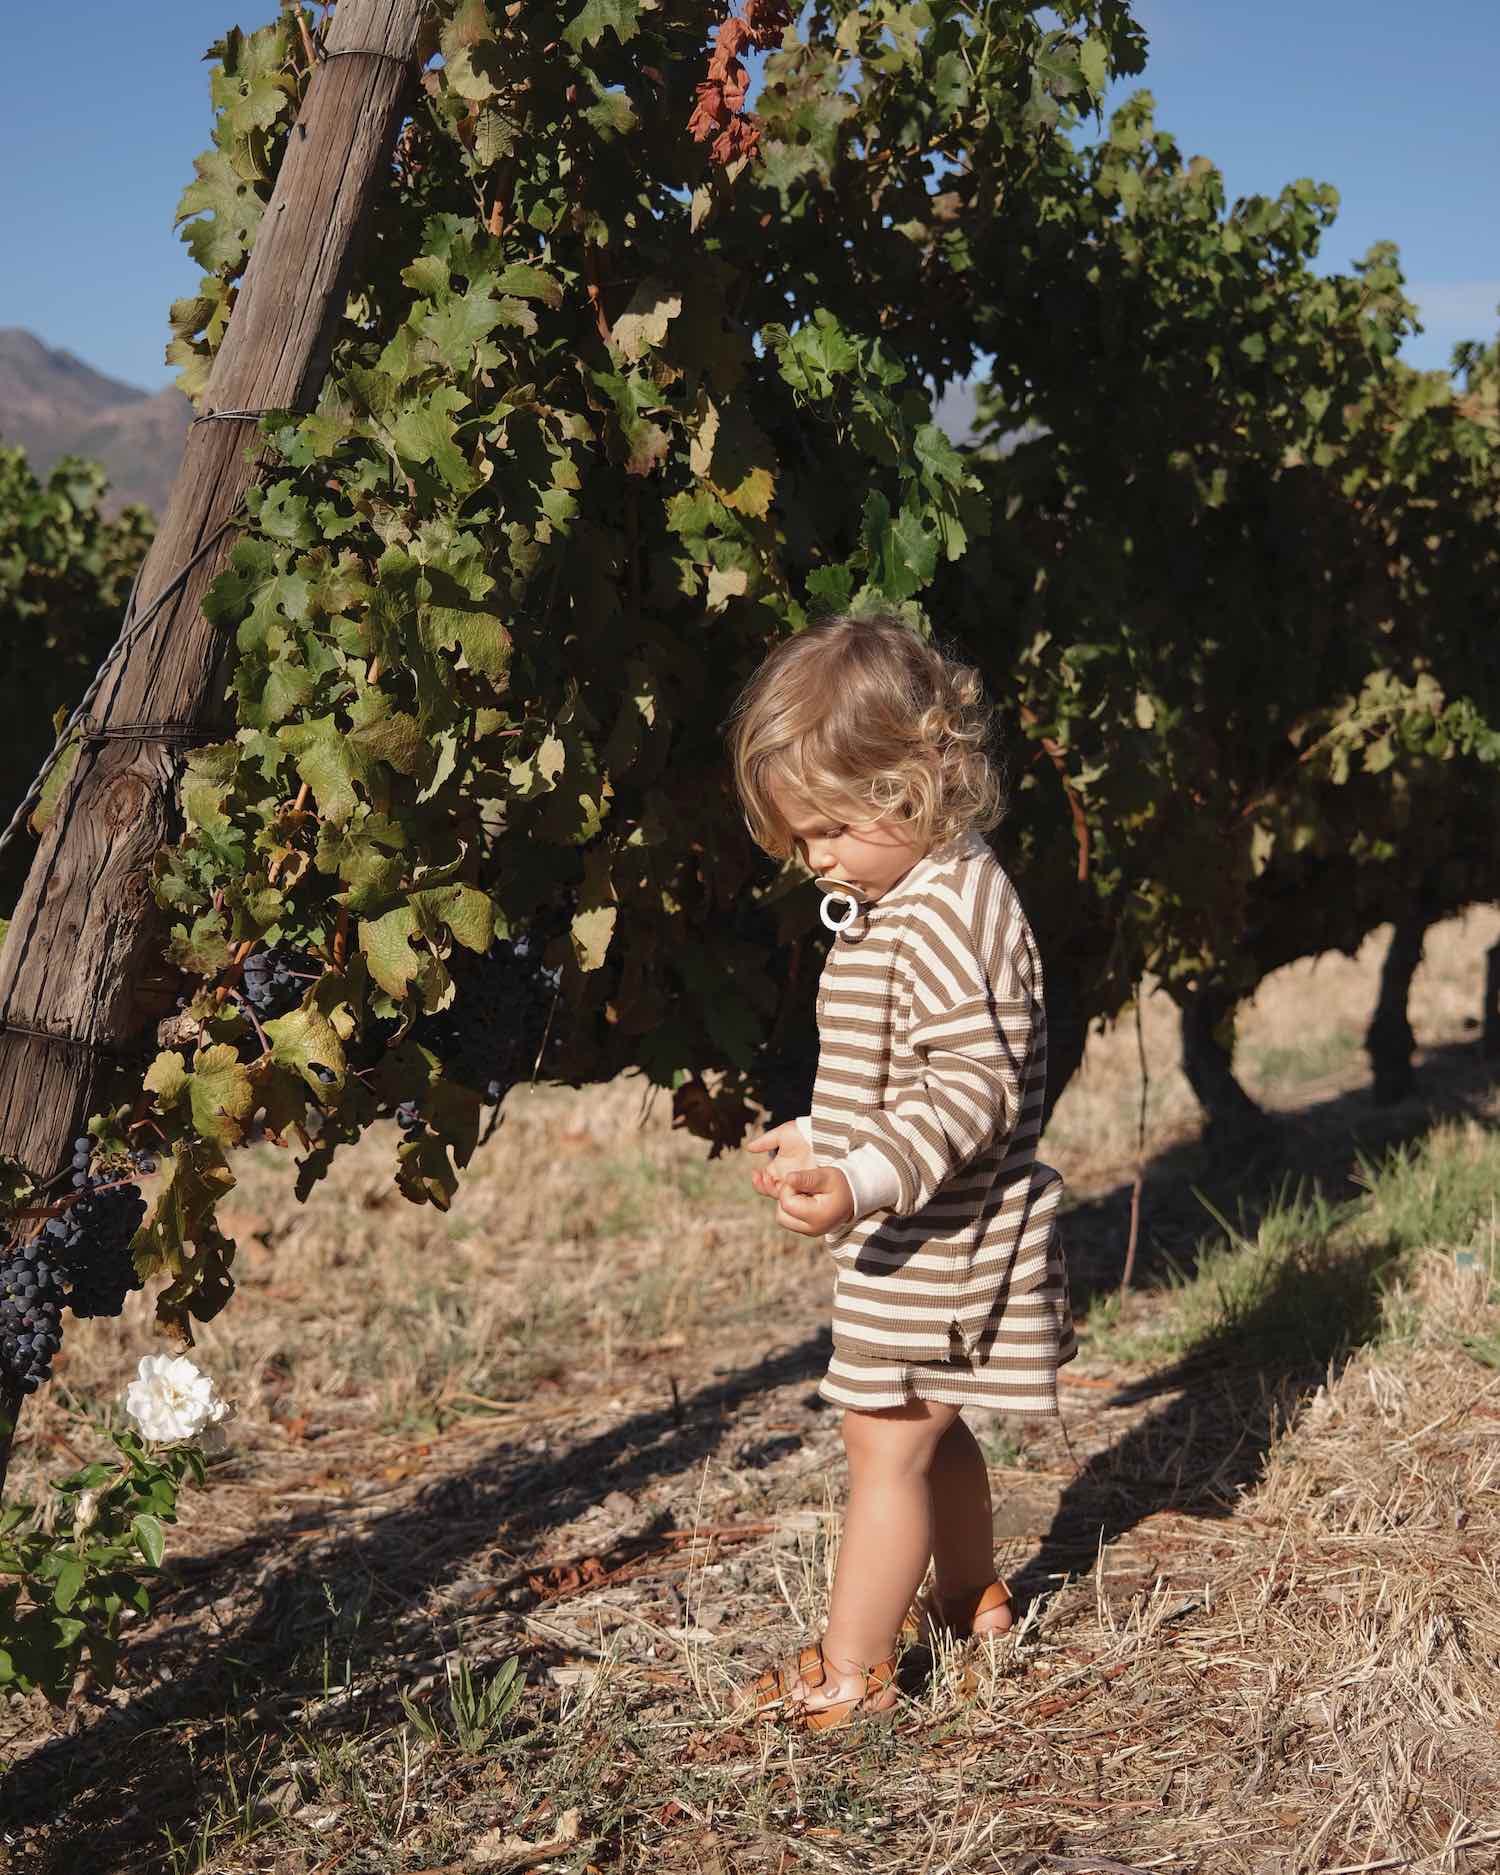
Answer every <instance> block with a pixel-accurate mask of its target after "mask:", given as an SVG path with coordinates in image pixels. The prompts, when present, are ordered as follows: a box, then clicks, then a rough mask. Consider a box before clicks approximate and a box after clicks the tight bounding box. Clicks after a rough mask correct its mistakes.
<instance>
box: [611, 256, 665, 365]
mask: <svg viewBox="0 0 1500 1875" xmlns="http://www.w3.org/2000/svg"><path fill="white" fill-rule="evenodd" d="M681 311H682V295H681V294H680V293H678V292H676V291H674V290H673V288H671V287H669V286H668V285H667V284H666V282H665V281H664V280H658V279H657V278H656V277H655V276H654V275H648V276H647V278H646V279H644V280H642V282H641V283H640V285H639V286H638V287H637V288H636V290H635V291H634V293H632V294H631V296H630V304H629V305H628V306H627V307H626V308H625V310H624V312H622V313H621V314H620V316H619V318H618V319H617V320H616V321H615V324H614V331H613V332H612V333H611V335H610V344H611V345H612V346H613V348H614V349H615V350H616V351H617V352H618V353H619V354H620V356H621V357H622V358H624V359H625V360H626V362H627V363H629V364H636V363H637V362H638V361H639V360H640V359H642V358H643V357H644V356H645V355H646V353H647V352H648V351H650V350H651V349H652V347H653V346H656V345H660V344H661V342H662V340H663V339H664V338H665V337H666V336H667V327H668V325H669V324H670V323H671V321H672V320H674V319H675V318H676V317H677V315H678V313H680V312H681Z"/></svg>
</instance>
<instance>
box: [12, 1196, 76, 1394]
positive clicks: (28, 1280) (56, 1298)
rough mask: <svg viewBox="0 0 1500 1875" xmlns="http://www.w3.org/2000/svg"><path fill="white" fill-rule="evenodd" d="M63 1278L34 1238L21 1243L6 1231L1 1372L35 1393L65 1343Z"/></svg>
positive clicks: (27, 1390) (24, 1390)
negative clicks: (28, 1241) (63, 1329)
mask: <svg viewBox="0 0 1500 1875" xmlns="http://www.w3.org/2000/svg"><path fill="white" fill-rule="evenodd" d="M63 1301H64V1296H63V1278H62V1272H61V1271H60V1270H59V1269H58V1267H57V1265H56V1264H55V1263H53V1262H52V1261H50V1259H49V1258H48V1257H47V1255H46V1253H45V1252H44V1251H43V1249H42V1247H41V1242H40V1240H39V1239H37V1238H33V1239H32V1241H31V1242H30V1243H27V1244H18V1243H16V1242H15V1241H14V1239H13V1238H12V1237H11V1236H10V1235H9V1234H8V1233H7V1232H5V1231H4V1230H0V1374H3V1376H4V1378H5V1379H6V1380H7V1381H8V1382H9V1383H10V1384H11V1385H12V1386H14V1387H17V1388H19V1390H20V1391H21V1392H22V1393H35V1392H36V1390H37V1388H38V1387H39V1386H40V1385H41V1384H42V1382H43V1381H44V1380H46V1379H48V1378H49V1377H50V1376H51V1373H52V1357H53V1355H54V1354H56V1352H57V1350H58V1349H59V1348H60V1347H61V1346H62V1306H63Z"/></svg>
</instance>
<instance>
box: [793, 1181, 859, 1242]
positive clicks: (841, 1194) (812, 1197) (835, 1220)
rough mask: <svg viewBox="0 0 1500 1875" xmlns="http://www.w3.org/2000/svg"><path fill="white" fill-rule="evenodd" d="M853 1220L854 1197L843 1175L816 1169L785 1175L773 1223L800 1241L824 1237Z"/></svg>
mask: <svg viewBox="0 0 1500 1875" xmlns="http://www.w3.org/2000/svg"><path fill="white" fill-rule="evenodd" d="M853 1216H854V1193H853V1192H852V1191H851V1190H850V1188H849V1181H848V1179H847V1178H845V1177H844V1175H843V1173H842V1172H836V1171H834V1170H833V1169H832V1167H830V1166H826V1165H815V1166H812V1167H811V1168H809V1169H808V1170H806V1171H801V1172H788V1173H787V1174H786V1175H785V1176H784V1177H783V1179H782V1181H781V1191H780V1194H779V1196H778V1198H777V1201H776V1222H777V1223H778V1224H780V1225H783V1226H784V1227H785V1228H786V1229H787V1230H794V1231H796V1233H797V1235H798V1236H799V1237H824V1236H826V1235H827V1234H828V1232H829V1231H831V1230H838V1229H839V1227H840V1226H841V1225H843V1224H847V1223H848V1222H849V1220H850V1219H851V1218H852V1217H853Z"/></svg>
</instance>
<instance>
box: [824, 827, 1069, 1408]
mask: <svg viewBox="0 0 1500 1875" xmlns="http://www.w3.org/2000/svg"><path fill="white" fill-rule="evenodd" d="M818 1033H819V1057H818V1076H817V1084H816V1088H815V1091H814V1096H813V1110H812V1115H811V1132H812V1140H813V1146H814V1149H815V1151H816V1153H817V1157H818V1159H819V1162H820V1163H822V1164H826V1165H835V1166H839V1167H840V1168H841V1169H844V1170H845V1171H846V1172H847V1173H848V1175H849V1180H850V1184H851V1187H852V1188H853V1189H854V1192H855V1195H856V1207H857V1209H858V1210H859V1211H860V1212H861V1213H862V1215H860V1216H858V1217H857V1219H856V1221H855V1222H854V1223H852V1224H851V1225H849V1226H848V1227H846V1229H845V1230H843V1231H842V1232H836V1233H834V1234H833V1235H831V1236H830V1237H829V1238H828V1239H827V1242H828V1246H829V1248H830V1250H831V1252H832V1254H833V1258H834V1263H835V1266H836V1270H837V1280H836V1286H835V1294H834V1317H833V1339H834V1349H835V1353H834V1359H833V1363H832V1365H831V1366H830V1368H829V1372H828V1376H827V1378H826V1379H825V1381H824V1383H823V1387H822V1392H823V1393H824V1395H825V1397H827V1398H829V1399H831V1400H835V1401H837V1402H839V1403H840V1404H843V1405H851V1406H885V1405H896V1404H898V1403H900V1401H902V1400H903V1399H909V1398H911V1397H913V1396H914V1395H915V1396H919V1397H925V1398H930V1399H949V1400H951V1401H952V1403H954V1404H958V1405H963V1404H968V1403H976V1404H984V1405H989V1406H995V1407H999V1408H1001V1409H1002V1410H1005V1411H1009V1412H1023V1413H1024V1412H1029V1413H1038V1412H1041V1413H1046V1412H1052V1411H1055V1410H1056V1401H1057V1369H1058V1367H1059V1366H1060V1365H1061V1363H1062V1362H1063V1361H1066V1360H1068V1359H1070V1358H1071V1357H1072V1355H1073V1354H1074V1352H1075V1351H1076V1347H1075V1342H1074V1338H1073V1324H1072V1317H1071V1314H1070V1311H1069V1308H1068V1297H1067V1281H1066V1275H1065V1272H1064V1267H1063V1261H1062V1254H1061V1250H1060V1248H1059V1245H1058V1238H1057V1211H1058V1204H1059V1201H1060V1199H1061V1196H1062V1181H1061V1179H1060V1178H1059V1176H1058V1174H1057V1173H1056V1172H1054V1171H1053V1170H1052V1169H1051V1167H1049V1166H1045V1165H1042V1164H1041V1163H1039V1161H1038V1160H1037V1157H1036V1150H1037V1144H1038V1140H1039V1137H1040V1132H1041V1114H1042V1096H1043V1091H1044V1089H1045V1085H1046V1074H1047V1025H1046V1015H1045V1013H1044V1009H1043V1001H1042V971H1041V963H1040V959H1039V958H1038V956H1037V951H1036V945H1035V941H1034V940H1033V938H1032V934H1031V930H1030V927H1029V925H1028V924H1027V922H1026V917H1025V914H1024V913H1023V911H1022V909H1021V904H1020V900H1019V898H1018V897H1017V895H1016V891H1015V888H1014V886H1013V885H1012V884H1011V882H1010V880H1009V879H1008V878H1007V877H1006V875H1005V873H1004V871H1003V870H1002V868H1001V866H1000V864H999V862H998V861H997V860H996V859H995V857H994V855H993V854H992V853H991V852H990V850H989V848H988V846H987V845H986V844H985V843H984V841H983V840H982V839H980V838H979V837H978V836H977V835H969V836H966V837H965V838H964V839H962V840H960V841H956V842H954V843H952V844H950V845H949V846H948V847H946V848H943V849H941V850H940V851H938V852H936V853H932V854H929V855H928V856H927V857H926V858H925V859H923V860H921V861H919V862H918V864H917V865H916V866H915V867H913V868H912V870H911V871H910V872H909V873H908V874H907V875H906V877H905V878H904V879H903V880H902V881H901V882H900V883H899V884H898V885H897V886H895V887H894V888H893V889H892V890H891V891H890V892H888V893H887V894H886V895H885V896H884V897H883V898H881V899H879V900H877V901H876V902H875V903H874V904H872V905H870V906H868V907H865V908H864V909H863V910H862V912H861V915H860V916H859V917H857V918H856V919H855V920H854V921H853V923H851V924H850V925H848V926H846V927H845V929H844V930H843V931H841V932H840V933H839V934H838V935H837V936H836V937H835V939H834V942H833V945H832V947H831V949H830V951H829V953H828V959H827V962H826V964H825V965H824V969H823V975H822V979H821V982H820V984H819V989H818Z"/></svg>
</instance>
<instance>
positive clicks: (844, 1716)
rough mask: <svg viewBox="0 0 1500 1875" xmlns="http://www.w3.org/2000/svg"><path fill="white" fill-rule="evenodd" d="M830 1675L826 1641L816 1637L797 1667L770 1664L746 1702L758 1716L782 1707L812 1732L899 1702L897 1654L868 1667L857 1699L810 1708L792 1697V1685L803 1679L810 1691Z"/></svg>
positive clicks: (786, 1714)
mask: <svg viewBox="0 0 1500 1875" xmlns="http://www.w3.org/2000/svg"><path fill="white" fill-rule="evenodd" d="M827 1678H828V1662H827V1661H826V1660H825V1659H824V1657H823V1643H822V1642H821V1641H814V1642H812V1644H811V1645H810V1646H808V1647H804V1648H803V1649H802V1650H801V1652H800V1653H799V1654H798V1655H797V1665H796V1670H795V1671H792V1670H791V1669H790V1663H789V1662H785V1661H782V1662H778V1663H777V1665H775V1666H774V1667H769V1668H767V1670H766V1671H765V1672H764V1673H763V1674H761V1676H760V1678H759V1679H758V1680H756V1681H755V1682H754V1683H753V1684H752V1685H750V1686H748V1687H746V1689H745V1692H744V1695H743V1698H744V1702H745V1704H746V1705H748V1706H753V1707H754V1709H755V1713H756V1716H757V1717H761V1716H767V1717H769V1716H770V1715H772V1714H773V1713H774V1712H775V1711H776V1709H777V1708H778V1707H781V1708H782V1709H783V1716H784V1717H786V1718H789V1719H791V1720H792V1721H793V1722H794V1723H796V1724H798V1725H804V1726H806V1727H807V1729H808V1731H810V1732H827V1731H831V1730H832V1729H833V1728H834V1727H835V1726H840V1725H848V1724H850V1723H851V1721H853V1720H854V1719H856V1718H863V1717H865V1716H867V1715H869V1714H871V1713H876V1712H889V1711H890V1709H891V1707H892V1706H894V1705H895V1703H896V1688H895V1685H894V1681H895V1678H896V1656H895V1655H894V1654H892V1655H891V1656H890V1658H889V1659H887V1660H877V1661H876V1663H875V1665H874V1666H873V1667H868V1668H866V1670H865V1690H864V1692H863V1693H861V1694H859V1695H858V1696H857V1697H855V1698H853V1699H841V1700H839V1701H837V1703H835V1704H834V1705H831V1706H817V1707H813V1708H809V1707H807V1706H806V1705H805V1704H803V1703H802V1701H800V1700H794V1699H793V1698H792V1688H793V1687H794V1686H796V1685H797V1684H798V1682H799V1681H800V1682H801V1683H802V1685H804V1686H806V1687H807V1688H808V1689H809V1691H812V1692H816V1691H817V1689H818V1688H819V1687H820V1686H821V1685H822V1684H823V1683H824V1681H825V1680H826V1679H827Z"/></svg>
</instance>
